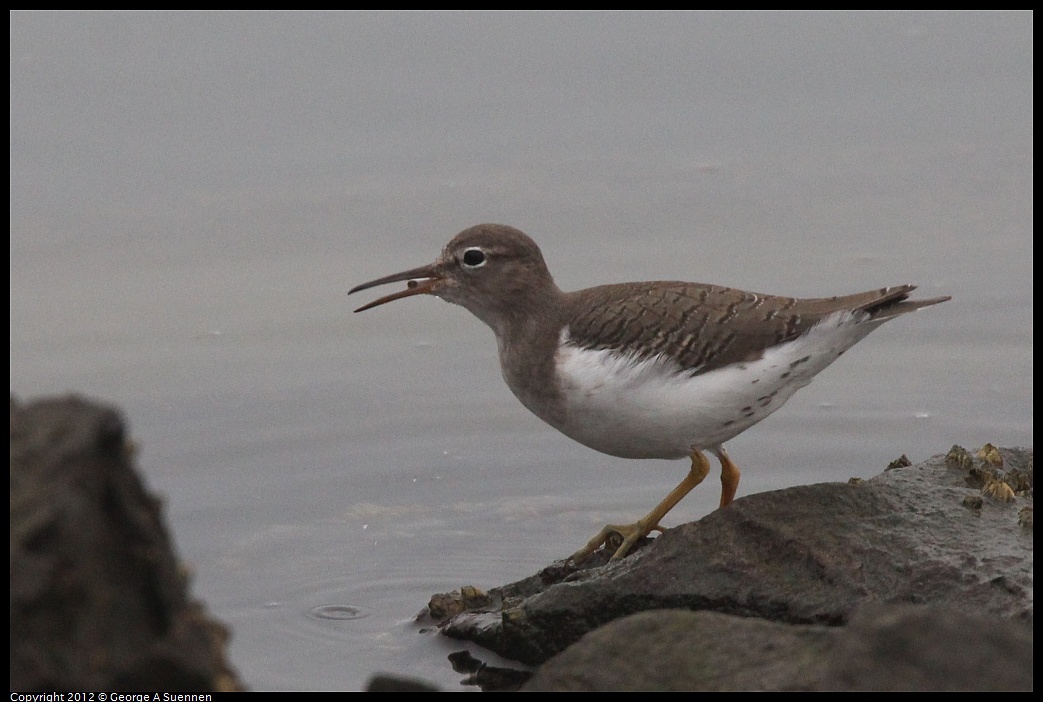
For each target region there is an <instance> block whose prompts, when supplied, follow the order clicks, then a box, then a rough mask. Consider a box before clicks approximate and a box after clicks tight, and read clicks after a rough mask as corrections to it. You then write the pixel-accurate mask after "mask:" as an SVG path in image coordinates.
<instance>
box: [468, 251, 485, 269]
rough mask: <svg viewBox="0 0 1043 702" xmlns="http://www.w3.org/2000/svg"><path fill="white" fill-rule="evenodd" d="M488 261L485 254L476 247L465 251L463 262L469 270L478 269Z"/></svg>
mask: <svg viewBox="0 0 1043 702" xmlns="http://www.w3.org/2000/svg"><path fill="white" fill-rule="evenodd" d="M488 260H489V259H488V258H486V256H485V252H484V251H482V250H481V249H479V248H478V247H474V248H471V249H467V251H464V257H463V262H464V265H465V266H467V267H468V268H478V267H479V266H484V265H485V262H486V261H488Z"/></svg>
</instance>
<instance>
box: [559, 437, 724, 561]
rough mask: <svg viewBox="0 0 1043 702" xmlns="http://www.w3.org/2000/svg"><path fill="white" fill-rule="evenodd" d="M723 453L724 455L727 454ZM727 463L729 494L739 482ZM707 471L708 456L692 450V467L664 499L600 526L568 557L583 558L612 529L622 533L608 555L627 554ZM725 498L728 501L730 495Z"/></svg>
mask: <svg viewBox="0 0 1043 702" xmlns="http://www.w3.org/2000/svg"><path fill="white" fill-rule="evenodd" d="M720 450H721V454H723V453H724V450H723V449H720ZM714 453H715V454H716V455H717V456H718V457H720V456H721V454H718V453H717V452H716V451H714ZM724 455H725V456H727V454H724ZM728 464H729V465H731V468H732V470H734V473H735V483H734V485H733V487H732V491H731V494H732V495H734V494H735V486H737V485H738V484H739V478H738V475H739V470H738V469H737V468H735V464H734V463H732V462H731V460H728ZM721 465H722V466H723V465H724V459H721ZM725 470H728V469H725ZM709 472H710V461H709V459H708V458H706V456H704V455H703V453H702V452H701V451H693V452H692V469H691V470H690V471H688V475H687V476H686V477H685V479H684V480H682V481H681V484H680V485H678V486H677V487H675V488H674V489H673V491H671V493H670V494H669V495H667V496H666V499H664V500H663V501H662V502H660V503H659V504H658V505H656V507H655V509H653V510H652V511H651V512H649V513H648V514H647V515H645V516H644V517H643V518H641V519H639V520H637V521H636V522H634V523H633V524H609V525H608V526H606V527H605V528H604V529H602V530H601V531H600V532H599V533H598V535H597V536H595V537H594V538H593V539H591V540H590V541H588V542H587V545H586V546H584V547H583V548H581V549H580V550H579V551H577V552H576V553H574V554H573V555H572V558H571V560H572V561H574V562H576V563H579V562H580V561H582V560H583V559H584V558H586V557H587V556H589V555H590V554H592V553H594V551H597V550H598V548H600V547H601V545H602V544H604V543H605V542H606V541H608V538H609V536H610V535H611V534H612V533H613V532H617V533H619V534H621V535H622V536H623V544H622V545H621V546H620V547H619V548H618V549H616V552H615V554H613V556H612V560H614V561H615V560H619V559H620V558H622V557H623V556H625V555H627V552H628V551H629V550H630V548H631V547H632V546H633V545H634V544H635V543H637V541H638V539H643V538H645V537H646V536H648V535H649V534H650V533H651V532H652V531H653V530H658V531H662V528H661V527H660V526H659V520H660V519H662V518H663V517H665V516H666V513H667V512H669V511H670V510H672V509H673V508H674V506H675V505H676V504H677V503H678V502H680V501H681V500H682V499H683V498H684V496H685V495H687V494H688V493H689V492H691V491H692V488H694V487H695V486H696V485H698V484H699V483H701V482H703V479H704V478H706V476H707V474H708V473H709ZM721 475H722V477H721V480H722V481H723V480H724V473H722V474H721ZM729 475H730V473H729ZM721 500H722V503H723V501H724V496H723V495H722V496H721ZM728 501H729V502H731V498H730V497H729V499H728Z"/></svg>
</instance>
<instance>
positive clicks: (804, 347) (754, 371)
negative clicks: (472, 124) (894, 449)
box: [348, 224, 951, 563]
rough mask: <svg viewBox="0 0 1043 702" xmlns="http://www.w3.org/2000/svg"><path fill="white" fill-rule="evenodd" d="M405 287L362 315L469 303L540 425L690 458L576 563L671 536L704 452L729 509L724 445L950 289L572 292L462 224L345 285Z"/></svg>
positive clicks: (511, 237) (678, 286)
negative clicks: (416, 260) (426, 255)
mask: <svg viewBox="0 0 1043 702" xmlns="http://www.w3.org/2000/svg"><path fill="white" fill-rule="evenodd" d="M396 282H407V287H406V289H405V290H401V291H399V292H395V293H392V294H390V295H386V296H384V297H381V298H379V299H376V300H373V301H372V302H369V303H368V304H365V305H363V306H361V307H359V308H358V309H356V310H355V312H363V311H365V310H369V309H372V308H374V307H377V306H379V305H384V304H386V303H388V302H392V301H395V300H400V299H403V298H406V297H412V296H415V295H433V296H435V297H438V298H441V299H442V300H445V301H446V302H450V303H453V304H456V305H460V306H462V307H464V308H466V309H467V310H469V311H470V312H471V313H472V314H474V316H476V317H477V318H478V319H480V320H481V321H482V322H484V323H485V324H486V325H488V326H489V327H490V328H491V329H492V331H493V333H494V334H495V336H496V345H497V350H498V355H499V361H500V370H501V372H502V375H503V378H504V380H505V381H506V383H507V386H508V387H509V388H510V390H511V391H512V392H513V393H514V395H515V396H517V398H518V399H519V400H520V401H521V403H522V404H523V405H524V406H525V407H526V408H528V409H529V410H530V411H531V412H532V413H533V414H535V415H536V416H537V417H539V418H540V419H542V420H543V421H544V422H546V423H547V424H549V425H550V426H552V427H554V428H555V429H557V430H558V431H560V432H561V433H563V434H565V435H566V436H568V437H569V438H571V439H573V440H575V441H577V442H579V443H581V444H583V445H584V446H588V447H590V448H592V449H595V450H597V451H600V452H602V453H605V454H608V455H611V456H619V457H623V458H634V459H653V458H657V459H675V460H679V459H685V458H687V459H689V460H690V461H691V468H690V469H689V472H688V474H687V475H686V476H685V478H684V480H682V481H681V483H680V484H679V485H678V486H677V487H676V488H674V490H672V491H671V492H670V493H669V494H668V495H667V496H666V497H665V498H664V499H663V500H662V501H661V502H659V504H657V505H656V507H655V508H654V509H652V511H650V512H649V513H648V514H647V515H645V516H644V517H642V518H641V519H639V520H637V521H636V522H634V523H632V524H609V525H607V526H606V527H605V528H604V529H602V530H601V531H600V532H599V533H598V534H597V535H595V536H594V538H592V539H590V540H589V541H588V542H587V543H586V544H585V545H584V546H583V547H582V548H581V549H579V550H578V551H577V552H576V553H574V554H573V555H572V556H571V557H570V558H571V560H572V561H574V562H577V563H578V562H581V561H583V560H584V559H586V558H587V557H589V556H590V555H591V554H593V553H594V552H595V551H597V550H598V549H599V548H601V547H602V546H605V547H606V549H608V548H611V547H615V552H614V553H613V555H612V557H611V559H612V560H619V559H621V558H623V557H624V556H626V555H627V554H628V553H629V551H630V549H631V548H632V547H633V546H634V544H635V543H637V542H638V541H639V540H641V539H644V538H645V537H646V536H648V535H649V534H651V532H653V531H657V532H662V531H664V528H663V527H661V526H660V521H661V520H662V519H663V517H664V516H665V515H666V514H667V513H668V512H669V511H670V510H671V509H673V508H674V506H675V505H676V504H677V503H678V502H680V501H681V499H683V498H684V497H685V495H687V494H688V493H689V492H690V491H691V490H692V489H693V488H695V487H696V486H697V485H699V484H700V483H701V482H702V481H703V479H704V478H706V476H707V475H708V474H709V472H710V468H711V464H710V461H709V459H708V458H707V456H706V452H709V453H711V454H713V455H714V456H715V457H716V458H717V459H718V461H719V462H720V465H721V499H720V507H721V508H724V507H727V506H728V505H729V504H730V503H731V502H732V500H733V499H734V498H735V493H736V490H737V489H738V485H739V477H740V471H739V468H738V466H737V465H736V464H735V463H734V462H733V461H732V459H731V457H730V456H729V455H728V453H727V452H726V451H725V449H724V444H725V442H727V441H729V440H731V439H733V438H735V437H736V436H738V435H739V434H741V433H742V432H744V431H746V430H747V429H749V428H750V427H752V426H753V425H755V424H757V423H758V422H760V421H762V420H763V419H764V418H766V417H767V416H768V415H770V414H771V413H773V412H775V411H776V410H777V409H779V408H780V407H781V406H782V405H783V404H784V403H785V402H786V401H787V400H788V399H789V398H790V397H792V396H793V394H794V393H795V392H796V391H797V390H799V389H800V388H802V387H804V386H805V385H807V384H808V383H810V382H811V380H812V379H813V378H814V377H815V376H816V375H818V374H819V373H820V372H822V371H823V370H824V369H825V368H826V367H827V366H829V365H830V364H831V363H833V361H835V360H836V359H837V358H838V357H839V356H840V355H841V354H843V353H844V351H846V350H847V349H849V348H850V347H851V346H853V345H854V344H855V343H857V342H858V341H860V340H861V339H863V338H865V336H866V335H867V334H869V333H870V332H871V331H873V330H874V329H876V328H877V327H879V326H880V325H881V324H883V323H884V322H887V321H889V320H891V319H894V318H895V317H899V316H901V315H904V314H906V313H908V312H913V311H915V310H918V309H921V308H923V307H928V306H931V305H936V304H939V303H941V302H945V301H947V300H949V299H951V298H950V297H948V296H946V297H934V298H929V299H918V300H914V299H910V293H911V292H912V291H913V290H914V289H915V288H916V286H914V285H898V286H893V287H885V288H878V289H876V290H870V291H868V292H862V293H855V294H852V295H841V296H836V297H824V298H806V299H802V298H794V297H783V296H777V295H764V294H759V293H753V292H746V291H743V290H737V289H734V288H728V287H723V286H719V285H710V284H705V283H690V282H682V281H651V282H638V283H615V284H608V285H599V286H596V287H592V288H586V289H583V290H577V291H574V292H563V291H562V290H561V289H559V288H558V286H557V284H556V283H555V282H554V278H553V277H552V276H551V274H550V271H549V269H548V267H547V264H546V262H545V261H544V258H543V254H542V252H541V251H540V248H539V247H538V246H537V245H536V242H535V241H533V240H532V239H531V238H530V237H529V236H528V235H526V234H525V233H523V232H521V231H520V230H518V229H515V228H514V227H510V226H507V225H503V224H479V225H476V226H473V227H470V228H468V229H465V230H463V231H461V232H460V233H459V234H457V235H456V236H454V237H453V238H452V239H451V240H450V241H449V243H448V244H447V245H446V246H445V248H444V249H443V250H442V252H441V255H439V256H438V257H437V259H436V260H435V261H434V263H431V264H428V265H425V266H420V267H418V268H412V269H410V270H407V271H403V272H401V273H395V274H392V275H388V276H384V277H382V278H377V279H375V280H371V281H369V282H366V283H362V284H361V285H357V286H355V287H354V288H352V289H351V290H350V291H349V293H348V294H354V293H357V292H360V291H362V290H367V289H369V288H373V287H377V286H381V285H386V284H389V283H396ZM616 535H618V536H616ZM620 537H622V542H621V543H619V545H618V546H615V543H618V542H619V539H620Z"/></svg>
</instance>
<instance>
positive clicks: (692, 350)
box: [568, 282, 949, 373]
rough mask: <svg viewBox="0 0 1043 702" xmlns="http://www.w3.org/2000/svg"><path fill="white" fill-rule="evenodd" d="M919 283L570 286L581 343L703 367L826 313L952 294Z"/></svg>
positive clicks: (907, 307)
mask: <svg viewBox="0 0 1043 702" xmlns="http://www.w3.org/2000/svg"><path fill="white" fill-rule="evenodd" d="M914 289H915V286H912V285H902V286H897V287H892V288H881V289H879V290H872V291H869V292H864V293H857V294H855V295H845V296H841V297H829V298H814V299H800V298H791V297H778V296H774V295H761V294H757V293H751V292H746V291H743V290H735V289H733V288H724V287H720V286H716V285H704V284H701V283H681V282H649V283H623V284H620V285H603V286H600V287H596V288H589V289H587V290H581V291H579V292H576V293H570V294H569V298H570V300H569V303H570V304H569V305H568V307H569V312H570V314H569V315H568V318H569V319H568V323H569V331H570V336H571V338H572V341H573V343H576V344H578V345H580V346H583V347H585V348H591V349H622V350H623V351H624V352H626V353H632V354H635V355H636V356H638V357H641V358H650V357H654V356H657V355H659V354H665V355H667V356H669V357H671V358H673V359H674V360H675V361H676V362H677V363H678V364H680V365H681V367H683V368H687V369H690V370H692V371H693V372H697V373H703V372H706V371H710V370H713V369H714V368H720V367H721V366H725V365H728V364H730V363H737V362H742V361H750V360H754V359H757V358H760V357H761V356H762V355H763V353H764V351H765V349H767V348H770V347H771V346H775V345H777V344H780V343H782V342H785V341H788V340H790V339H793V338H796V337H797V336H799V335H801V334H803V333H804V332H806V331H807V330H808V329H810V328H811V327H813V326H814V325H815V324H817V323H818V322H819V321H820V320H822V319H823V318H824V317H826V316H828V315H830V314H832V313H834V312H839V311H844V310H847V311H852V312H854V311H861V312H864V313H866V314H867V315H868V317H869V319H876V320H879V322H880V323H883V322H884V321H886V320H888V319H891V318H892V317H896V316H898V315H900V314H904V313H905V312H911V311H913V310H914V309H918V308H920V307H924V306H926V305H933V304H937V303H939V302H943V301H945V300H947V299H949V298H934V299H931V300H920V301H907V298H908V296H909V293H910V292H911V291H912V290H914Z"/></svg>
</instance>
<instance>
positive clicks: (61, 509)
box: [11, 397, 241, 692]
mask: <svg viewBox="0 0 1043 702" xmlns="http://www.w3.org/2000/svg"><path fill="white" fill-rule="evenodd" d="M132 454H133V450H132V448H131V445H130V443H129V442H128V440H127V436H126V428H125V426H124V424H123V421H122V419H121V418H120V416H119V414H118V413H117V412H116V411H115V410H113V409H111V408H108V407H104V406H101V405H98V404H95V403H92V402H89V401H87V400H84V399H81V398H77V397H67V398H63V399H55V400H42V401H39V402H32V403H29V404H25V405H21V404H18V403H16V402H15V401H14V400H13V399H12V401H11V689H12V690H17V691H20V692H32V691H40V692H44V691H51V692H53V691H56V690H57V691H62V690H66V691H68V690H73V691H76V690H81V691H82V690H104V691H112V692H121V691H126V692H141V691H143V690H163V691H167V692H176V691H181V692H213V691H224V690H236V689H241V685H240V683H239V682H238V680H237V679H236V676H235V674H234V673H233V672H232V670H231V668H230V667H229V666H228V663H227V662H226V660H225V655H224V647H225V642H226V639H227V637H228V634H227V631H226V630H225V628H224V627H223V626H221V625H220V624H218V623H216V622H214V621H213V620H211V619H210V618H209V617H208V616H207V614H206V612H205V610H204V608H203V606H202V605H201V604H199V603H198V602H195V601H193V600H192V599H190V597H189V594H188V586H187V576H186V574H185V571H184V569H183V567H181V566H180V565H179V564H178V562H177V559H176V558H175V556H174V553H173V546H172V543H171V540H170V537H169V535H168V533H167V530H166V528H165V527H164V525H163V520H162V515H161V505H160V502H159V500H158V499H156V498H155V497H153V496H152V495H150V494H149V493H148V492H147V490H146V489H145V487H144V486H143V484H142V482H141V479H140V478H139V477H138V475H137V472H136V471H135V469H134V466H133V456H132Z"/></svg>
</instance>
